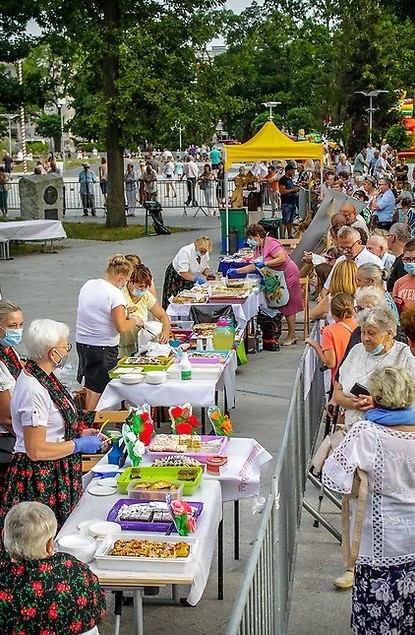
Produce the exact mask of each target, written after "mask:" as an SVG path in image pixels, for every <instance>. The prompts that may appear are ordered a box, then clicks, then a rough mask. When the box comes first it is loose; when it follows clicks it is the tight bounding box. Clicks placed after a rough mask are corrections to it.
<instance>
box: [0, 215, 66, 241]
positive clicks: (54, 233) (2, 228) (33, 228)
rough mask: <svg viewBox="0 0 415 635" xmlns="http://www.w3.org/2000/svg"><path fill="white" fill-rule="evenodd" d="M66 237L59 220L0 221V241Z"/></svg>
mask: <svg viewBox="0 0 415 635" xmlns="http://www.w3.org/2000/svg"><path fill="white" fill-rule="evenodd" d="M58 238H66V232H65V230H64V228H63V226H62V223H61V221H59V220H23V221H10V222H6V223H0V241H1V242H6V241H8V240H55V239H58Z"/></svg>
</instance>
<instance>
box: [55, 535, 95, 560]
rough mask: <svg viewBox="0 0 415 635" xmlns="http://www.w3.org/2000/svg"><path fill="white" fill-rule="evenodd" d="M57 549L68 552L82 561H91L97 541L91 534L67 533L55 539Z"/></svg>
mask: <svg viewBox="0 0 415 635" xmlns="http://www.w3.org/2000/svg"><path fill="white" fill-rule="evenodd" d="M57 546H58V549H59V551H64V552H65V553H69V554H70V555H71V556H75V558H78V559H79V560H82V562H86V563H88V562H91V560H92V559H93V558H94V554H95V550H96V548H97V543H96V542H95V540H94V539H93V538H92V537H91V536H86V535H85V534H68V535H67V536H62V538H59V539H58V540H57Z"/></svg>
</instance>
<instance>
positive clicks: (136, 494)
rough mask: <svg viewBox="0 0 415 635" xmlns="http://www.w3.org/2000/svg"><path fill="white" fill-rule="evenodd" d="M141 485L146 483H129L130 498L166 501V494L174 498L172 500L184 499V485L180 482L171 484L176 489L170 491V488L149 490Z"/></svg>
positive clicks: (141, 481) (141, 480) (138, 480)
mask: <svg viewBox="0 0 415 635" xmlns="http://www.w3.org/2000/svg"><path fill="white" fill-rule="evenodd" d="M158 480H160V481H161V480H164V479H158ZM154 482H156V481H154ZM166 482H167V481H166ZM140 483H144V479H133V480H132V481H130V482H129V484H128V485H127V494H128V497H129V498H138V499H140V500H153V501H165V500H166V494H169V495H170V496H171V497H172V499H179V498H182V497H183V484H182V483H180V482H179V481H176V482H173V481H171V482H170V484H171V485H172V486H173V487H174V488H175V489H170V488H169V487H165V488H161V489H149V488H147V487H140Z"/></svg>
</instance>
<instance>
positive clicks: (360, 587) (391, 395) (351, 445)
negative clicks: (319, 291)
mask: <svg viewBox="0 0 415 635" xmlns="http://www.w3.org/2000/svg"><path fill="white" fill-rule="evenodd" d="M367 385H368V390H369V393H370V396H371V399H372V402H373V408H372V409H371V410H369V411H368V412H367V413H366V416H365V417H363V416H362V417H361V419H365V420H361V421H359V422H357V423H355V424H354V425H353V428H352V429H351V431H350V432H349V433H348V434H347V436H346V437H345V439H344V440H343V442H342V443H341V444H340V445H339V446H338V447H337V448H336V449H335V450H334V452H333V454H332V455H331V456H330V457H329V458H328V459H327V460H326V462H325V464H324V468H323V482H324V484H325V485H326V486H327V487H329V488H330V489H332V490H334V491H336V492H339V493H340V494H350V493H351V491H352V486H353V477H354V474H355V471H356V469H361V470H364V472H366V474H367V481H368V487H367V500H366V504H365V506H364V510H363V519H362V522H361V524H360V526H361V538H360V545H359V548H358V554H357V560H356V565H355V568H354V589H353V599H352V620H351V625H352V629H353V634H354V635H368V634H369V633H396V634H399V635H412V634H413V633H414V632H415V603H414V580H415V523H414V508H415V471H414V464H415V412H414V410H413V409H412V407H411V405H412V404H413V402H414V399H415V385H414V378H413V373H408V372H407V371H406V370H405V369H404V368H398V367H395V366H392V367H390V366H386V367H384V368H382V369H381V370H379V372H377V373H372V375H371V377H370V379H369V381H368V384H367ZM350 507H351V511H352V512H355V511H356V509H357V506H356V499H351V500H350ZM349 518H350V521H352V518H356V514H355V513H352V514H350V515H349ZM355 535H356V534H355ZM349 566H350V568H351V567H352V566H353V562H350V563H349ZM350 574H351V577H352V576H353V572H352V571H350Z"/></svg>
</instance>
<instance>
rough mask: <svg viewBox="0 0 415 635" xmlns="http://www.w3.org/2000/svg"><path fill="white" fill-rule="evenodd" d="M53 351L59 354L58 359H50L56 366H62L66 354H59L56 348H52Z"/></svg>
mask: <svg viewBox="0 0 415 635" xmlns="http://www.w3.org/2000/svg"><path fill="white" fill-rule="evenodd" d="M53 351H54V352H55V353H57V354H58V355H59V361H58V362H55V361H54V360H52V361H53V363H54V364H56V368H63V367H64V366H65V364H66V361H67V359H68V356H67V355H61V354H60V352H59V351H58V349H56V348H54V349H53Z"/></svg>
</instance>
